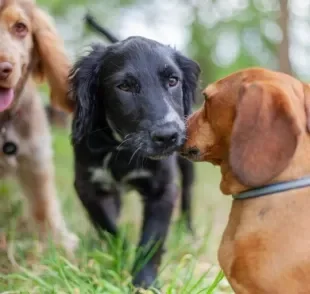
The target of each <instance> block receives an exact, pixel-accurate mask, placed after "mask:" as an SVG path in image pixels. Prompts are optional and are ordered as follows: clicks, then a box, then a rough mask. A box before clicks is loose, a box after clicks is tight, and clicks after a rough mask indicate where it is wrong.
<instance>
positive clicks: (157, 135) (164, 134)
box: [151, 128, 179, 146]
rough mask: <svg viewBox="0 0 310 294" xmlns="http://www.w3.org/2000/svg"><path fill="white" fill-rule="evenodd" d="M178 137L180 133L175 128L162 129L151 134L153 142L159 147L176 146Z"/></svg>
mask: <svg viewBox="0 0 310 294" xmlns="http://www.w3.org/2000/svg"><path fill="white" fill-rule="evenodd" d="M178 137H179V134H178V132H177V131H176V130H175V129H173V128H162V129H159V130H156V131H154V132H153V133H152V134H151V138H152V141H153V142H154V143H156V144H157V145H159V146H163V145H171V144H174V143H176V142H177V140H178Z"/></svg>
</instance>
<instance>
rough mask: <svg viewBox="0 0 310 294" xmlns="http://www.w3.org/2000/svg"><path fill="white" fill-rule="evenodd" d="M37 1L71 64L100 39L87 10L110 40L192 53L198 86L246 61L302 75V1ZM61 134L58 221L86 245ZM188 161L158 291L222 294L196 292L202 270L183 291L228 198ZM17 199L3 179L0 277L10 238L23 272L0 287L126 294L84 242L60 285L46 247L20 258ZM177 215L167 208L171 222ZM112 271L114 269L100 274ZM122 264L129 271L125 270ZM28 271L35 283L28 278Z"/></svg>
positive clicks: (125, 217)
mask: <svg viewBox="0 0 310 294" xmlns="http://www.w3.org/2000/svg"><path fill="white" fill-rule="evenodd" d="M37 3H38V4H39V5H40V6H41V7H42V8H43V9H45V10H46V11H48V12H49V13H50V14H51V15H52V16H53V17H54V18H55V22H56V25H57V28H58V30H59V32H60V34H61V36H62V37H63V38H64V40H65V44H66V49H67V51H68V53H69V54H70V57H71V58H72V60H74V59H75V58H76V56H78V55H80V54H81V53H82V52H83V51H84V50H85V48H86V47H87V45H88V44H90V43H91V42H97V41H100V42H107V41H106V39H105V38H102V37H101V36H99V35H97V34H95V33H94V32H92V31H91V30H89V29H87V28H86V27H85V25H84V22H83V17H84V16H85V13H86V12H87V11H90V12H91V13H92V15H93V16H94V17H95V18H96V19H97V20H98V21H99V22H100V23H101V24H102V25H103V26H105V27H106V28H108V29H109V30H111V32H113V33H114V34H115V35H116V36H117V37H119V38H120V39H123V38H126V37H128V36H131V35H142V36H145V37H148V38H152V39H155V40H157V41H159V42H162V43H165V44H168V45H171V46H175V47H176V48H177V49H178V50H180V51H182V52H183V53H185V54H187V55H188V56H190V57H192V58H193V59H195V60H196V61H197V62H199V64H200V66H201V68H202V75H201V83H200V89H202V88H204V87H205V86H206V85H207V84H208V83H211V82H213V81H215V80H216V79H218V78H221V77H224V76H225V75H227V74H230V73H232V72H233V71H235V70H238V69H241V68H245V67H249V66H263V67H268V68H271V69H277V70H280V71H283V72H286V73H289V74H292V75H295V76H297V77H298V78H300V79H302V80H305V81H307V80H310V71H308V67H309V66H308V65H309V64H310V33H309V32H310V27H309V26H310V1H309V0H291V1H288V0H188V1H186V0H178V1H177V0H169V1H163V0H148V1H146V0H113V1H112V0H97V1H96V0H92V1H86V0H37ZM43 89H45V87H44V88H43ZM44 96H45V97H44V99H45V101H48V97H47V95H46V93H45V94H44ZM199 98H200V101H199V102H198V106H199V104H200V103H201V97H199ZM69 133H70V131H69V130H59V129H55V128H53V135H54V150H55V164H56V180H57V188H58V192H59V199H60V201H61V202H62V207H63V211H64V215H65V218H66V220H67V222H68V224H69V226H70V228H71V229H72V230H73V231H74V232H76V233H77V234H78V235H79V236H80V237H81V240H82V243H83V244H84V243H85V242H87V241H89V239H90V236H92V237H91V240H92V238H95V234H94V232H93V230H92V227H91V226H90V225H89V223H88V221H87V217H86V214H85V211H84V210H83V209H82V207H81V205H80V203H79V201H78V199H77V197H76V195H75V193H74V190H73V163H72V149H71V146H70V138H69ZM195 166H196V172H197V176H196V183H195V189H194V197H193V210H194V214H193V216H194V226H195V229H196V232H197V236H196V238H192V237H190V236H188V235H186V233H185V234H183V235H182V236H180V235H179V234H178V233H177V229H176V227H175V226H172V229H171V231H170V235H169V241H168V251H167V254H166V257H165V260H164V262H163V264H166V263H168V266H167V267H165V268H166V269H165V271H164V274H163V275H161V279H162V281H163V282H164V283H165V285H166V289H172V290H171V292H169V291H168V290H167V291H166V292H164V293H178V294H181V293H193V294H196V293H222V291H223V292H225V293H226V292H229V287H227V284H225V283H224V284H223V285H222V286H220V287H219V288H217V290H214V292H206V291H207V290H205V291H204V290H203V289H207V288H208V287H209V288H208V289H211V288H210V279H211V280H212V279H213V277H214V276H215V275H214V274H212V273H211V274H210V275H211V276H210V277H209V280H208V279H206V280H203V282H202V284H199V285H198V286H197V289H196V290H195V291H194V290H193V291H192V292H188V289H189V286H188V285H189V284H191V283H192V284H195V283H198V280H199V278H200V276H201V274H204V273H208V269H209V267H210V265H211V264H216V263H217V256H216V251H217V248H218V245H219V241H220V237H221V234H222V232H223V229H224V227H225V224H226V221H227V217H228V214H229V209H230V204H231V199H230V197H227V196H223V195H221V193H220V191H219V188H218V186H219V181H220V174H219V169H218V168H216V167H213V166H212V165H210V164H207V163H199V164H195ZM15 196H16V197H15ZM19 196H20V191H19V190H18V189H16V186H15V184H14V183H13V182H12V183H11V182H9V184H8V185H7V184H5V185H0V198H2V199H1V206H0V221H1V225H2V224H5V227H4V230H3V232H2V231H0V253H1V255H0V273H2V272H5V273H9V272H10V270H9V269H7V268H8V265H7V264H8V259H7V255H6V250H3V251H1V244H2V245H3V240H2V239H3V238H5V240H6V239H8V240H14V242H16V244H17V245H16V247H17V249H16V252H15V254H16V256H15V258H16V259H17V260H18V262H20V264H22V265H23V266H24V267H25V268H28V269H29V268H30V269H31V270H32V271H30V272H28V274H24V275H22V276H16V275H14V274H13V275H8V276H6V279H4V280H3V282H1V277H0V293H1V291H2V290H3V291H4V290H5V291H13V290H14V291H15V290H16V291H17V289H20V288H23V289H26V290H24V292H18V291H17V292H14V293H40V294H41V293H52V292H51V291H50V290H47V289H51V288H52V289H54V290H55V292H53V293H75V294H78V293H109V294H110V293H129V292H126V291H127V290H124V289H125V288H126V287H127V285H128V283H127V281H128V278H127V277H128V272H127V274H125V275H124V273H123V269H122V271H121V272H119V271H118V270H117V269H116V268H117V267H114V266H113V265H111V260H112V261H115V262H116V263H117V262H119V258H118V256H116V257H115V256H114V255H113V254H112V252H109V254H110V257H109V258H110V259H109V258H108V260H109V261H106V260H105V259H104V258H103V257H102V256H101V255H99V253H98V252H97V253H96V255H94V254H93V251H91V250H84V251H83V248H84V249H87V246H86V245H85V244H84V245H85V247H83V246H82V249H81V251H80V255H78V256H86V257H85V260H86V261H85V264H83V263H80V264H79V271H80V272H74V274H73V277H72V276H70V277H65V278H62V279H60V280H61V281H59V280H57V279H56V276H57V273H58V275H60V276H61V277H62V275H63V274H64V273H63V268H62V267H61V266H60V265H61V264H62V263H63V260H62V259H60V257H59V256H58V255H53V254H54V253H51V252H49V254H50V255H47V256H44V257H42V256H40V254H34V253H33V252H32V251H31V254H32V255H31V258H30V261H29V258H28V255H29V246H28V245H25V243H24V240H25V239H24V237H25V236H24V232H23V230H21V229H20V228H23V225H21V224H22V221H21V219H22V217H21V216H22V212H21V211H22V210H21V206H23V201H20V199H22V198H21V197H19ZM124 201H125V203H124V212H123V213H122V219H121V223H122V224H127V225H129V227H130V233H129V237H130V238H131V239H132V240H133V241H136V240H137V236H138V232H139V225H140V219H141V213H140V212H141V205H140V202H139V198H138V195H136V194H135V193H132V195H129V197H124ZM178 211H179V210H178V209H176V210H175V216H176V218H175V220H177V215H178ZM12 228H18V230H17V232H15V233H14V234H12V233H11V231H12ZM89 232H92V234H90V233H89ZM3 236H4V237H3ZM12 236H13V237H12ZM1 238H2V239H1ZM1 240H2V241H1ZM1 242H2V243H1ZM7 243H9V242H7ZM7 243H5V244H7ZM25 248H26V249H25ZM4 249H5V246H4ZM25 250H26V251H25ZM26 252H28V253H26ZM100 252H105V251H104V250H101V251H100ZM92 254H93V255H92ZM101 254H104V253H101ZM189 255H190V256H192V257H193V259H194V260H195V262H196V263H195V270H194V271H193V273H192V275H191V276H189V275H188V273H187V274H185V273H184V272H182V273H180V272H179V271H178V269H179V267H180V262H181V263H182V260H183V259H184V257H186V256H187V257H188V256H189ZM25 256H26V257H27V258H25ZM33 256H36V258H35V260H36V261H38V260H39V261H40V264H44V266H45V267H46V268H48V269H50V270H51V271H53V272H55V273H56V276H53V275H52V277H53V278H51V276H47V277H46V276H44V275H43V276H40V275H41V272H40V270H39V273H38V272H37V268H34V265H33V264H34V262H33V259H34V257H33ZM51 256H52V257H51ZM94 256H95V257H94ZM113 256H114V257H113ZM113 258H114V259H113ZM103 259H104V260H105V261H104V262H103V261H102V260H103ZM91 260H92V262H93V263H95V264H96V262H97V263H98V264H100V266H102V273H101V272H100V270H98V271H99V273H98V271H97V272H96V273H97V274H96V275H93V272H92V271H90V269H89V267H88V263H89V262H90V261H91ZM121 262H122V261H121ZM112 263H113V262H112ZM98 266H99V265H98ZM185 267H186V266H185ZM64 268H65V266H64ZM112 269H113V270H115V272H116V273H117V274H115V275H113V276H112V275H111V276H109V275H108V274H109V271H110V272H111V271H112ZM125 269H127V270H128V271H129V267H128V268H126V267H125ZM107 270H109V271H107ZM65 272H66V271H65ZM176 273H177V275H176ZM75 274H76V276H75ZM174 274H175V276H176V280H174V277H175V276H174ZM37 275H38V276H39V277H41V278H42V281H43V282H42V281H41V280H38V278H37ZM80 276H83V277H86V279H88V280H89V281H90V282H89V284H87V283H86V284H83V283H84V282H83V281H84V280H83V281H82V280H81V279H80ZM21 277H22V278H21ZM34 277H35V278H34ZM100 277H102V281H103V282H102V283H103V284H104V285H107V284H108V283H112V284H113V285H114V286H115V285H117V286H118V287H117V288H113V291H112V290H104V291H101V292H100V291H97V290H98V288H96V287H97V286H96V285H97V284H96V283H97V282H98V279H99V278H100ZM93 279H94V280H93ZM40 281H41V282H42V283H41V282H40ZM39 282H40V283H39ZM98 283H99V282H98ZM173 283H174V284H173ZM68 285H69V286H70V287H71V288H70V287H69V286H68ZM81 285H84V286H81ZM93 285H95V286H96V287H95V286H93ZM49 287H51V288H49ZM83 287H85V288H83ZM92 287H94V288H92ZM102 287H103V289H106V288H104V287H107V286H102ZM124 287H125V288H124ZM169 287H170V288H169ZM206 287H207V288H206ZM95 288H96V289H97V290H96V291H97V292H96V291H95V290H94V289H95ZM68 289H69V290H68ZM70 289H71V290H70ZM72 289H73V290H72ZM76 289H80V290H78V291H80V292H78V291H77V292H75V290H76ZM81 289H82V290H81ZM83 289H84V290H83ZM126 289H127V288H126Z"/></svg>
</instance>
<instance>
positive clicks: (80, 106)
mask: <svg viewBox="0 0 310 294" xmlns="http://www.w3.org/2000/svg"><path fill="white" fill-rule="evenodd" d="M105 51H106V47H104V46H102V45H99V44H96V45H93V46H92V47H91V50H90V52H89V53H88V54H87V55H86V56H83V57H81V58H80V59H79V60H78V61H77V62H76V63H75V64H74V66H73V68H72V69H71V71H70V75H69V85H70V92H69V95H70V96H71V97H70V98H71V99H72V100H74V102H75V103H76V108H75V113H74V120H73V126H72V140H73V143H77V142H79V141H80V140H81V139H82V138H83V137H84V136H85V135H86V134H87V133H88V132H89V131H90V129H91V127H92V122H93V120H94V118H95V117H94V116H95V109H96V104H97V99H96V96H97V93H98V87H99V75H100V69H101V66H102V63H103V57H104V55H105Z"/></svg>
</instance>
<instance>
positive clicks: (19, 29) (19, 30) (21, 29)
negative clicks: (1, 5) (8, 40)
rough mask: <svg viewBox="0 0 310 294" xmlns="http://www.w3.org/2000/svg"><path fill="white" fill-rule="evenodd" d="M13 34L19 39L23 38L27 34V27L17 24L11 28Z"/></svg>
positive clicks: (20, 23)
mask: <svg viewBox="0 0 310 294" xmlns="http://www.w3.org/2000/svg"><path fill="white" fill-rule="evenodd" d="M13 30H14V33H15V34H16V35H18V36H19V37H25V36H26V34H27V33H28V28H27V26H26V25H25V24H24V23H22V22H17V23H15V24H14V26H13Z"/></svg>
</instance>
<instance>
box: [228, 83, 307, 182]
mask: <svg viewBox="0 0 310 294" xmlns="http://www.w3.org/2000/svg"><path fill="white" fill-rule="evenodd" d="M300 133H301V129H300V127H299V126H298V124H297V120H296V117H295V114H294V113H293V108H292V106H291V105H290V100H289V98H288V97H287V96H286V94H285V93H284V92H283V91H281V90H280V89H279V87H276V86H274V85H272V84H267V83H256V84H250V85H245V86H243V87H242V88H241V90H240V93H239V101H238V104H237V106H236V118H235V122H234V126H233V130H232V135H231V146H230V158H229V160H230V165H231V168H232V171H233V173H234V174H235V175H236V177H237V179H238V180H239V181H240V183H242V184H243V185H245V186H249V187H257V186H261V185H263V184H266V183H268V182H269V181H270V180H272V179H273V178H274V177H276V176H277V175H278V174H280V173H281V172H282V171H283V170H284V169H285V168H286V167H287V166H288V164H289V162H290V160H291V159H292V157H293V155H294V153H295V150H296V147H297V143H298V137H299V135H300Z"/></svg>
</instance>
